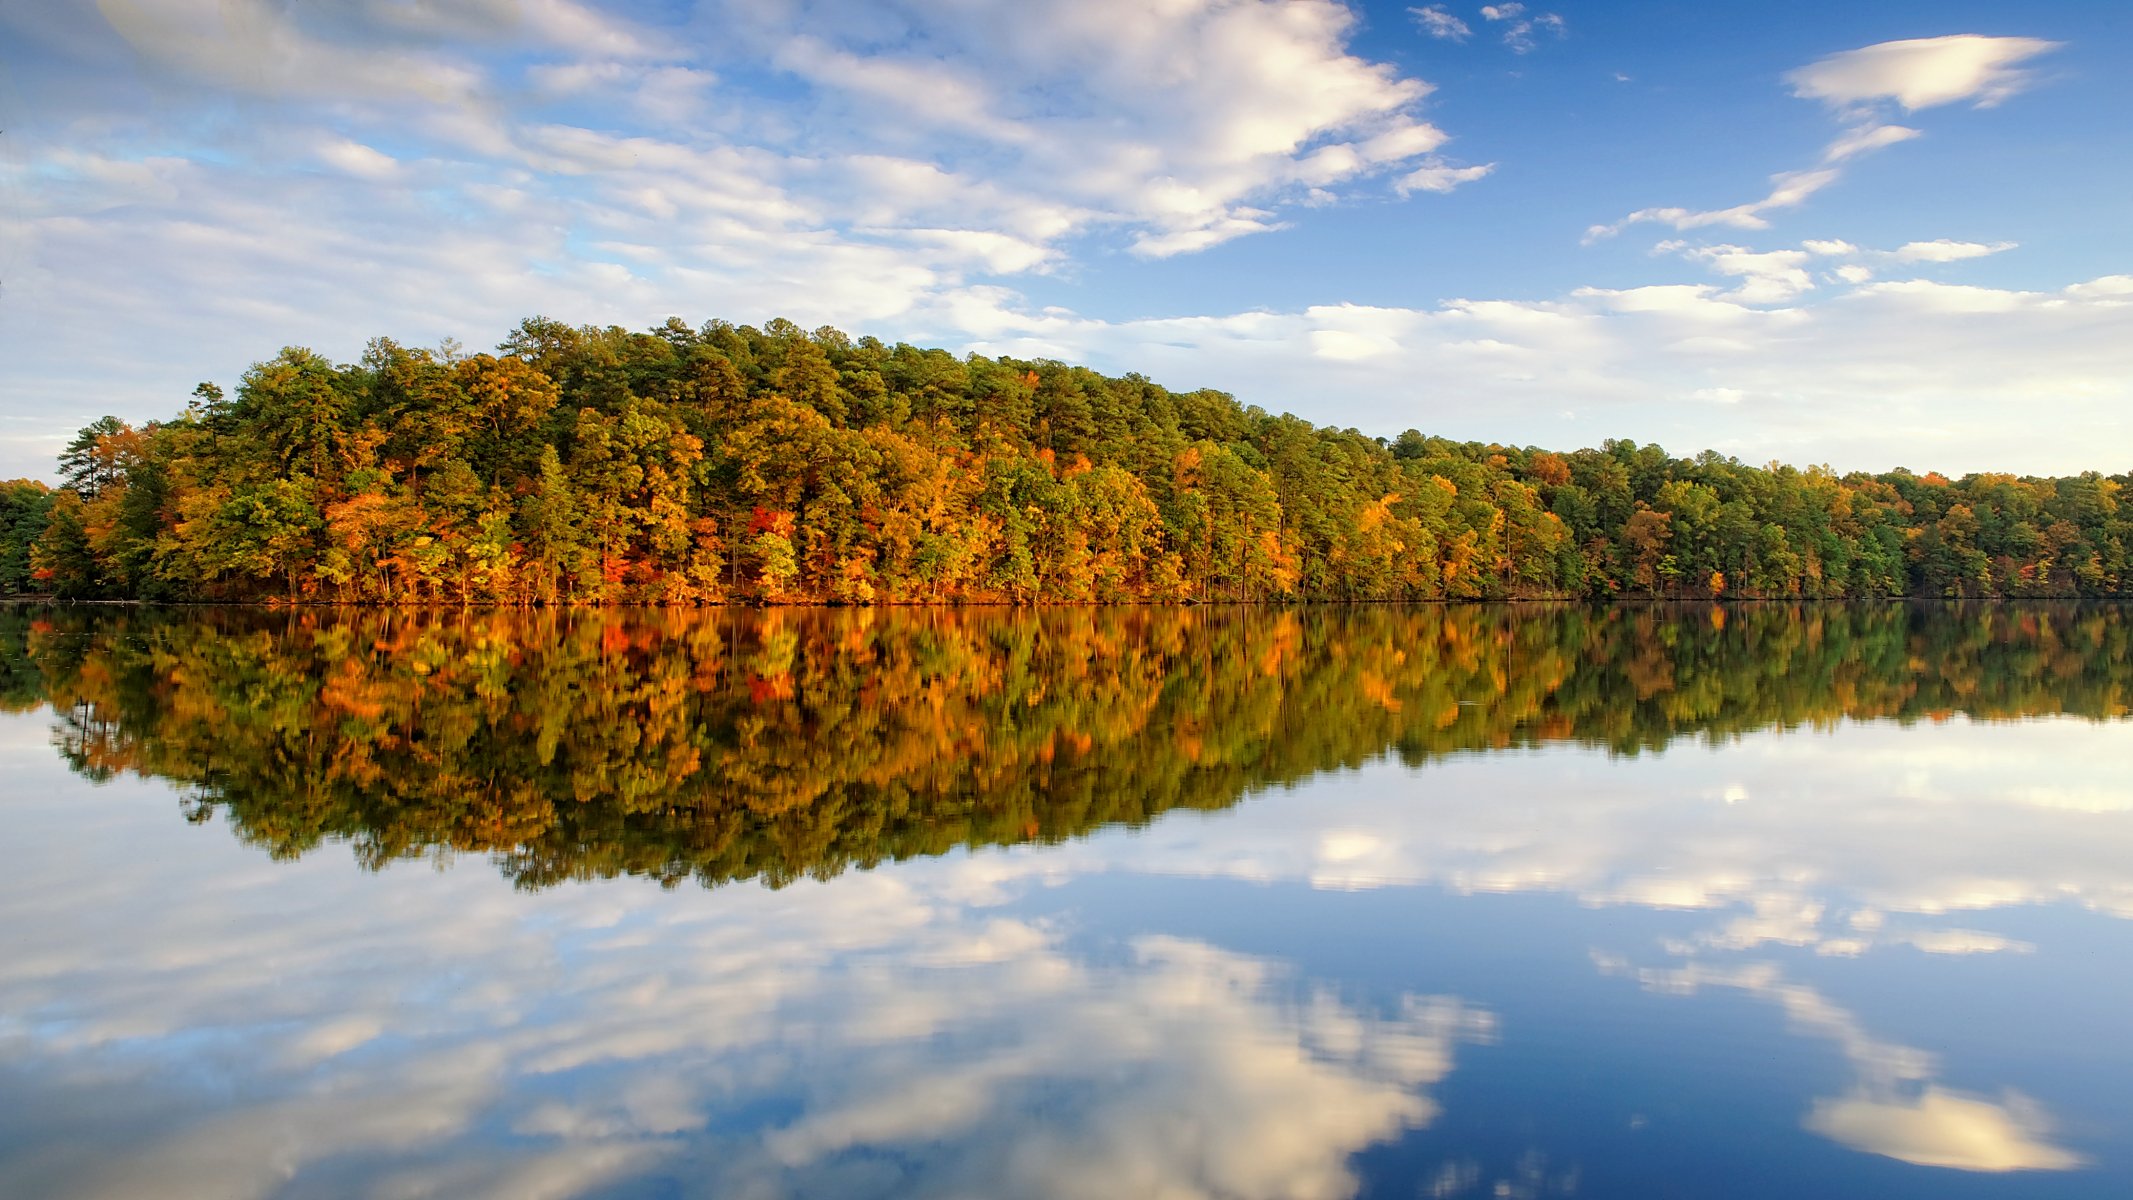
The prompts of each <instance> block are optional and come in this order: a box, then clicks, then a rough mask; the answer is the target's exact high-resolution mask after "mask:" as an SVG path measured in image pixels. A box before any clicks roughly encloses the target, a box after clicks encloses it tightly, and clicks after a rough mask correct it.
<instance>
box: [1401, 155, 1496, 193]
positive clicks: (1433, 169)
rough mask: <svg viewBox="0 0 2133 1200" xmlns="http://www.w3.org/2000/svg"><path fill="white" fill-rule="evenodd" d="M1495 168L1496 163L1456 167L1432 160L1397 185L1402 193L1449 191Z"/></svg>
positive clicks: (1403, 177)
mask: <svg viewBox="0 0 2133 1200" xmlns="http://www.w3.org/2000/svg"><path fill="white" fill-rule="evenodd" d="M1495 169H1496V164H1495V163H1482V164H1480V165H1478V166H1471V167H1454V166H1449V165H1447V164H1445V163H1441V162H1430V163H1427V164H1425V165H1423V166H1421V167H1418V168H1416V169H1415V170H1413V171H1411V172H1409V173H1408V174H1406V175H1403V176H1401V177H1400V182H1399V183H1398V184H1397V185H1396V186H1397V187H1398V188H1399V191H1400V193H1401V194H1402V195H1405V194H1407V193H1409V192H1449V191H1451V190H1452V189H1453V188H1456V187H1458V186H1459V185H1460V184H1462V183H1472V182H1473V181H1475V180H1477V179H1480V178H1482V177H1483V176H1486V175H1487V174H1488V173H1489V172H1491V171H1493V170H1495Z"/></svg>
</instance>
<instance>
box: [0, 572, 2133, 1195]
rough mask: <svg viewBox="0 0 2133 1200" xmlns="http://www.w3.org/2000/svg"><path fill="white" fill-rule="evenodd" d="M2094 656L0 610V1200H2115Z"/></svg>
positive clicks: (2118, 1007) (2116, 738)
mask: <svg viewBox="0 0 2133 1200" xmlns="http://www.w3.org/2000/svg"><path fill="white" fill-rule="evenodd" d="M2128 616H2129V614H2128V613H2127V611H2126V610H2124V609H2122V608H2115V607H2090V606H2076V605H2024V606H2016V605H2001V606H1981V607H1961V606H1949V605H1896V604H1884V605H1819V606H1787V605H1763V606H1738V607H1729V608H1725V609H1714V608H1709V607H1695V608H1688V607H1681V608H1668V607H1647V608H1639V607H1629V606H1624V607H1616V608H1600V609H1595V608H1582V607H1562V608H1548V607H1537V606H1520V607H1515V608H1513V607H1467V608H1449V609H1447V608H1428V609H1400V608H1362V609H1354V610H1348V609H1334V608H1320V609H1306V610H1297V611H1280V610H1222V609H1202V610H1168V609H1162V610H1153V609H1151V610H1134V609H1129V610H1048V611H1042V612H1027V611H1024V612H1004V611H1003V612H962V613H955V612H935V611H916V612H905V611H861V612H823V611H797V612H794V611H777V610H772V611H767V612H761V613H754V612H708V613H677V612H652V613H635V614H630V613H583V614H562V615H546V616H542V615H534V616H527V615H523V614H501V613H497V614H483V613H476V614H450V615H422V614H417V615H409V614H390V615H388V614H345V615H344V614H331V613H310V614H299V615H289V614H269V613H262V612H249V611H247V612H234V611H191V612H183V613H158V612H154V611H81V610H44V611H39V610H29V609H0V779H4V780H5V781H6V782H5V783H4V784H0V797H4V799H0V818H4V821H5V829H6V835H5V837H4V838H0V1195H5V1196H10V1197H13V1196H23V1197H45V1196H53V1197H136V1196H138V1197H194V1196H197V1197H218V1198H219V1197H329V1196H331V1197H340V1196H366V1197H367V1196H377V1197H429V1196H434V1197H470V1196H497V1197H521V1196H527V1197H577V1196H620V1197H668V1196H739V1197H757V1196H760V1197H781V1196H907V1195H908V1196H929V1197H1009V1196H1015V1197H1020V1196H1030V1197H1084V1196H1085V1197H1103V1198H1106V1200H1110V1198H1115V1197H1126V1196H1222V1197H1297V1198H1306V1197H1345V1196H1351V1195H1359V1196H1398V1197H1415V1196H1439V1197H1451V1196H1472V1197H1558V1196H1581V1197H1640V1198H1641V1197H1663V1196H1681V1197H1759V1196H1770V1197H1780V1196H1782V1197H1796V1196H1810V1195H1811V1196H1918V1197H1965V1196H1980V1197H1984V1196H1995V1197H1997V1196H2007V1197H2015V1196H2020V1197H2033V1196H2034V1197H2106V1196H2113V1197H2115V1196H2124V1195H2133V1028H2129V1018H2128V1016H2127V1013H2128V1011H2129V1007H2128V1004H2127V1001H2128V998H2129V997H2133V936H2129V934H2133V923H2129V921H2128V918H2133V721H2129V720H2128V719H2127V717H2128V706H2129V703H2133V621H2129V619H2128Z"/></svg>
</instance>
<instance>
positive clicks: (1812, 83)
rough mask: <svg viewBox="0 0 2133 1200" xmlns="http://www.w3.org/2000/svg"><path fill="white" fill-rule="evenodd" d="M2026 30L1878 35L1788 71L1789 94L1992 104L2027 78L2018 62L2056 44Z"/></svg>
mask: <svg viewBox="0 0 2133 1200" xmlns="http://www.w3.org/2000/svg"><path fill="white" fill-rule="evenodd" d="M2058 45H2059V43H2057V42H2047V41H2043V40H2041V39H2039V38H2026V37H1981V36H1979V35H1977V34H1955V35H1951V36H1948V37H1935V38H1913V39H1910V40H1906V41H1899V42H1882V43H1880V44H1879V45H1874V46H1867V47H1864V48H1862V49H1858V50H1847V51H1845V52H1844V53H1842V54H1832V55H1830V56H1829V57H1828V58H1824V59H1819V60H1817V61H1815V62H1812V63H1809V64H1808V65H1807V66H1804V67H1801V68H1799V69H1798V70H1795V71H1792V72H1789V73H1787V74H1786V76H1785V81H1786V82H1787V83H1790V84H1791V85H1792V90H1793V95H1795V96H1799V97H1802V98H1804V99H1811V100H1822V101H1826V102H1827V103H1829V104H1832V105H1836V106H1838V107H1849V106H1853V105H1860V104H1870V103H1873V102H1875V101H1880V100H1893V101H1895V102H1896V103H1897V104H1900V105H1902V106H1903V107H1904V108H1905V109H1908V110H1910V111H1912V112H1916V111H1918V110H1919V109H1923V108H1933V107H1937V106H1939V105H1943V104H1953V103H1956V102H1957V101H1962V100H1975V101H1976V102H1977V106H1978V107H1980V108H1985V107H1989V106H1991V105H1994V104H1998V103H1999V102H2000V101H2002V100H2005V99H2007V98H2008V97H2009V96H2012V95H2014V94H2016V93H2017V92H2020V91H2022V90H2023V89H2025V88H2026V87H2028V86H2029V84H2030V83H2031V78H2030V75H2029V73H2028V72H2026V71H2022V70H2018V69H2017V68H2018V66H2019V65H2020V64H2022V63H2025V62H2028V61H2029V60H2030V59H2032V58H2035V57H2037V56H2038V55H2040V54H2043V53H2045V52H2046V51H2048V50H2054V49H2057V48H2058Z"/></svg>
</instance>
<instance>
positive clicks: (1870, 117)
mask: <svg viewBox="0 0 2133 1200" xmlns="http://www.w3.org/2000/svg"><path fill="white" fill-rule="evenodd" d="M2056 46H2057V43H2055V42H2046V41H2040V40H2038V39H2036V38H2020V37H2007V38H1992V37H1980V36H1977V35H1974V34H1963V35H1958V36H1952V37H1942V38H1922V39H1916V40H1911V41H1901V42H1883V43H1881V44H1879V45H1874V46H1867V47H1865V48H1863V49H1859V50H1849V51H1846V52H1844V53H1842V54H1833V55H1831V56H1829V57H1828V58H1824V59H1820V60H1818V61H1816V62H1813V63H1810V64H1808V65H1807V66H1804V67H1801V68H1799V69H1798V70H1795V71H1791V72H1788V73H1787V74H1786V76H1785V79H1786V81H1787V82H1789V83H1791V84H1792V88H1793V95H1795V96H1799V97H1802V98H1804V99H1814V100H1821V101H1823V102H1824V103H1826V104H1828V105H1829V106H1830V107H1831V108H1832V109H1833V110H1834V111H1835V113H1836V114H1837V116H1838V117H1839V118H1840V119H1842V120H1844V121H1845V122H1846V128H1845V130H1844V131H1843V132H1842V133H1840V134H1838V135H1837V137H1836V138H1835V139H1834V140H1832V141H1831V142H1830V143H1829V145H1828V146H1826V147H1824V148H1823V151H1822V157H1821V161H1820V162H1819V163H1818V164H1816V165H1815V166H1813V167H1808V168H1803V169H1800V170H1794V171H1785V172H1781V173H1779V174H1777V175H1773V176H1771V180H1770V181H1771V188H1770V191H1769V193H1768V194H1767V195H1765V196H1764V197H1763V198H1762V199H1760V200H1751V201H1749V202H1747V203H1745V204H1736V205H1732V206H1730V207H1727V208H1715V209H1695V208H1687V207H1682V206H1679V205H1665V206H1657V207H1652V208H1641V209H1638V210H1637V211H1635V212H1633V213H1630V214H1629V215H1628V216H1626V217H1623V218H1621V219H1620V220H1617V221H1614V222H1611V223H1608V224H1602V225H1594V226H1592V227H1591V228H1590V229H1588V230H1587V231H1586V240H1587V241H1588V242H1589V241H1593V240H1595V239H1598V238H1604V237H1612V236H1614V235H1615V234H1617V233H1620V232H1621V231H1622V230H1624V229H1626V228H1628V227H1629V226H1631V225H1636V224H1642V223H1645V222H1653V223H1657V224H1663V225H1670V226H1672V227H1673V228H1675V229H1680V230H1688V229H1701V228H1705V227H1708V226H1713V225H1723V226H1728V227H1731V228H1734V229H1767V228H1769V227H1770V221H1769V218H1768V215H1767V214H1769V213H1770V212H1772V211H1773V210H1777V209H1785V208H1795V207H1798V206H1799V205H1801V204H1804V203H1805V202H1806V201H1807V199H1808V198H1809V197H1811V196H1813V195H1814V194H1815V193H1817V192H1819V191H1821V190H1822V189H1824V188H1826V187H1828V186H1829V185H1830V184H1832V183H1835V182H1836V181H1837V180H1838V179H1839V178H1840V177H1841V176H1842V174H1843V167H1844V165H1845V164H1846V163H1848V162H1850V161H1851V160H1853V159H1855V158H1858V157H1859V156H1861V155H1864V154H1869V153H1872V152H1874V151H1876V150H1881V149H1885V148H1887V147H1889V146H1893V145H1895V144H1897V143H1898V142H1905V141H1909V140H1910V139H1912V138H1915V137H1919V136H1921V134H1920V131H1919V130H1916V129H1913V128H1910V127H1908V126H1904V125H1898V124H1895V123H1894V122H1892V121H1890V120H1888V119H1887V117H1886V116H1885V114H1884V113H1883V111H1882V109H1883V107H1884V105H1885V104H1886V103H1888V102H1892V101H1893V102H1894V103H1895V104H1897V105H1899V106H1900V107H1902V108H1903V109H1904V110H1906V111H1916V110H1918V109H1922V108H1931V107H1934V106H1936V105H1942V104H1950V103H1954V102H1956V101H1959V100H1974V101H1975V102H1976V103H1977V106H1978V107H1981V108H1982V107H1988V106H1990V105H1993V104H1997V103H1999V102H2000V101H2001V100H2004V99H2006V98H2007V97H2009V96H2012V95H2014V94H2015V93H2016V92H2018V91H2020V90H2021V89H2022V88H2023V87H2025V86H2027V85H2028V83H2029V82H2030V77H2029V75H2028V74H2027V73H2026V72H2023V71H2019V70H2016V69H2015V64H2017V63H2022V62H2026V61H2028V60H2029V59H2031V58H2034V57H2036V56H2037V55H2039V54H2042V53H2044V52H2045V51H2047V50H2051V49H2053V48H2055V47H2056Z"/></svg>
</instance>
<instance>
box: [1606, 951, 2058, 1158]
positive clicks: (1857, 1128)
mask: <svg viewBox="0 0 2133 1200" xmlns="http://www.w3.org/2000/svg"><path fill="white" fill-rule="evenodd" d="M1601 966H1602V967H1603V968H1604V969H1611V970H1614V971H1618V972H1626V971H1627V970H1628V968H1627V967H1626V966H1625V965H1623V964H1621V963H1619V962H1606V961H1603V962H1602V963H1601ZM1634 973H1635V975H1636V977H1637V979H1638V981H1639V982H1641V983H1642V984H1643V985H1644V986H1645V987H1646V988H1648V989H1650V990H1652V991H1655V992H1664V993H1669V994H1674V995H1692V994H1694V993H1695V992H1696V991H1698V990H1699V989H1702V988H1732V989H1736V990H1739V991H1743V992H1746V993H1748V994H1749V995H1752V996H1756V997H1758V998H1760V999H1763V1000H1767V1001H1770V1002H1772V1003H1774V1004H1776V1005H1778V1006H1779V1007H1780V1008H1782V1009H1783V1010H1784V1012H1785V1016H1786V1019H1787V1020H1788V1021H1789V1022H1790V1023H1791V1025H1792V1026H1793V1027H1794V1028H1795V1029H1796V1030H1798V1031H1800V1032H1802V1033H1806V1034H1809V1035H1811V1036H1814V1037H1820V1038H1826V1039H1828V1040H1829V1041H1831V1042H1834V1043H1835V1044H1836V1045H1837V1047H1838V1049H1840V1050H1841V1051H1842V1052H1843V1054H1844V1057H1845V1059H1846V1060H1847V1061H1849V1062H1850V1063H1851V1065H1852V1069H1853V1070H1854V1071H1855V1072H1856V1073H1857V1079H1856V1080H1855V1081H1854V1083H1853V1085H1852V1088H1851V1090H1850V1091H1848V1092H1846V1093H1845V1094H1844V1095H1842V1096H1838V1097H1835V1098H1824V1099H1819V1100H1816V1101H1815V1102H1814V1107H1813V1109H1812V1110H1810V1111H1809V1113H1808V1114H1807V1117H1806V1119H1805V1121H1804V1122H1803V1124H1804V1125H1805V1126H1806V1127H1807V1128H1808V1129H1809V1130H1811V1131H1813V1132H1815V1133H1819V1134H1822V1135H1823V1136H1825V1137H1828V1138H1830V1139H1831V1140H1833V1141H1836V1142H1839V1143H1842V1144H1843V1145H1846V1146H1849V1147H1851V1148H1852V1149H1854V1150H1862V1151H1865V1152H1866V1153H1868V1154H1879V1155H1882V1156H1884V1157H1887V1158H1894V1159H1898V1160H1901V1161H1903V1162H1907V1163H1915V1164H1917V1165H1919V1166H1925V1167H1951V1168H1955V1169H1958V1170H1964V1171H2024V1170H2049V1171H2064V1170H2070V1169H2072V1168H2074V1167H2078V1166H2081V1165H2082V1163H2083V1160H2082V1158H2081V1157H2080V1156H2079V1155H2076V1154H2074V1153H2072V1152H2071V1151H2068V1150H2065V1149H2062V1148H2060V1147H2058V1146H2055V1145H2053V1144H2052V1143H2051V1141H2050V1137H2051V1122H2050V1120H2049V1119H2048V1118H2047V1116H2046V1115H2045V1113H2044V1110H2043V1109H2042V1108H2040V1107H2038V1105H2037V1104H2036V1102H2035V1101H2033V1100H2030V1099H2029V1098H2028V1097H2026V1096H2022V1095H2020V1094H2018V1093H2014V1092H2009V1093H2007V1094H2006V1095H2005V1096H2003V1097H2002V1098H2001V1099H2000V1101H1999V1102H1997V1103H1995V1102H1993V1101H1991V1100H1987V1099H1984V1098H1982V1097H1978V1096H1972V1095H1967V1094H1965V1093H1962V1092H1957V1091H1954V1090H1951V1089H1949V1088H1946V1087H1943V1086H1941V1085H1940V1084H1939V1083H1937V1082H1935V1081H1934V1074H1935V1067H1934V1062H1933V1057H1932V1056H1931V1055H1929V1054H1927V1053H1926V1052H1925V1051H1923V1050H1916V1049H1913V1048H1911V1047H1909V1046H1902V1045H1897V1044H1895V1043H1893V1042H1884V1041H1880V1040H1878V1039H1876V1038H1874V1037H1873V1036H1871V1035H1869V1034H1868V1033H1867V1032H1866V1031H1865V1030H1864V1029H1862V1028H1861V1027H1860V1025H1859V1022H1858V1019H1857V1018H1855V1017H1853V1016H1852V1014H1850V1013H1848V1012H1846V1011H1845V1010H1843V1009H1841V1008H1839V1007H1837V1006H1836V1005H1834V1004H1832V1003H1830V1002H1829V1000H1828V999H1827V998H1825V997H1824V996H1823V995H1822V994H1821V993H1819V992H1817V991H1815V990H1814V989H1813V988H1811V987H1808V986H1806V985H1804V984H1798V983H1788V982H1786V981H1785V980H1784V979H1783V978H1782V977H1781V976H1780V975H1779V974H1778V971H1777V969H1776V968H1775V967H1773V966H1770V965H1769V964H1762V963H1759V964H1753V965H1749V966H1744V967H1734V968H1720V967H1713V966H1710V965H1709V964H1705V963H1691V964H1689V965H1687V966H1684V967H1680V968H1675V969H1670V970H1669V969H1646V970H1640V971H1636V972H1634Z"/></svg>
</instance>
